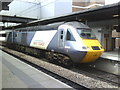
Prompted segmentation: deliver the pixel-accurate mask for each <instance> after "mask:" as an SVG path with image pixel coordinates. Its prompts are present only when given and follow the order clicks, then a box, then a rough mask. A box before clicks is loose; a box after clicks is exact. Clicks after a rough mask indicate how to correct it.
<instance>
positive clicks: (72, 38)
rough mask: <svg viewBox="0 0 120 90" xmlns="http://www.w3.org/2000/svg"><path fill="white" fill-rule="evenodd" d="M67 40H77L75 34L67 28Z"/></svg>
mask: <svg viewBox="0 0 120 90" xmlns="http://www.w3.org/2000/svg"><path fill="white" fill-rule="evenodd" d="M66 40H69V41H75V38H74V37H73V35H72V34H71V33H70V32H69V31H68V30H67V38H66Z"/></svg>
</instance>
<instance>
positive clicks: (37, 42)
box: [5, 21, 104, 64]
mask: <svg viewBox="0 0 120 90" xmlns="http://www.w3.org/2000/svg"><path fill="white" fill-rule="evenodd" d="M5 42H6V43H7V44H8V45H9V46H12V47H14V48H15V47H16V46H17V49H21V50H22V49H23V47H24V49H23V50H26V51H28V52H29V53H33V52H32V51H31V50H30V48H35V49H37V50H39V53H40V54H42V55H45V57H46V58H47V59H49V60H58V61H59V62H62V63H64V64H70V63H89V62H94V61H95V60H97V59H98V58H99V57H100V56H101V54H102V53H103V51H104V49H103V48H102V45H101V44H100V43H99V41H98V40H97V38H96V36H95V35H94V33H93V32H92V30H91V29H90V28H89V27H88V26H87V25H85V24H83V23H81V22H77V21H71V22H61V23H54V24H48V25H40V26H31V27H26V28H18V29H15V30H12V31H9V32H7V33H6V39H5ZM14 45H16V46H14ZM34 53H35V52H34Z"/></svg>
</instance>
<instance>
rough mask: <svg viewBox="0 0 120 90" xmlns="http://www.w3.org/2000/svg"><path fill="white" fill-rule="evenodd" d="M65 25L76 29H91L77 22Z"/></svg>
mask: <svg viewBox="0 0 120 90" xmlns="http://www.w3.org/2000/svg"><path fill="white" fill-rule="evenodd" d="M65 24H67V25H71V26H73V27H74V28H86V29H90V27H88V26H87V25H85V24H83V23H81V22H77V21H72V22H66V23H65Z"/></svg>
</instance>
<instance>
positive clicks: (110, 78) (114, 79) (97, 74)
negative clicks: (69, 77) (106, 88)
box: [71, 65, 120, 86]
mask: <svg viewBox="0 0 120 90" xmlns="http://www.w3.org/2000/svg"><path fill="white" fill-rule="evenodd" d="M71 70H72V71H74V72H78V73H82V74H85V75H88V76H90V77H94V78H95V79H98V78H99V79H101V80H103V81H106V82H110V83H111V84H115V85H118V86H120V83H119V80H120V76H119V75H116V74H112V73H108V72H105V71H101V70H98V69H96V68H93V67H90V66H88V65H81V66H78V65H76V66H75V67H74V68H73V69H71Z"/></svg>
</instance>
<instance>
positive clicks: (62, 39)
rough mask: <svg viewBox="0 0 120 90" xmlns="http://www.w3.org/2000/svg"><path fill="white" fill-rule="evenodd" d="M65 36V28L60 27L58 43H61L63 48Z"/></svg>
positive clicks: (60, 46) (60, 45)
mask: <svg viewBox="0 0 120 90" xmlns="http://www.w3.org/2000/svg"><path fill="white" fill-rule="evenodd" d="M64 38H65V31H64V29H60V30H59V35H58V43H59V45H58V46H59V48H63V47H64V44H65V43H64V40H65V39H64Z"/></svg>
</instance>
